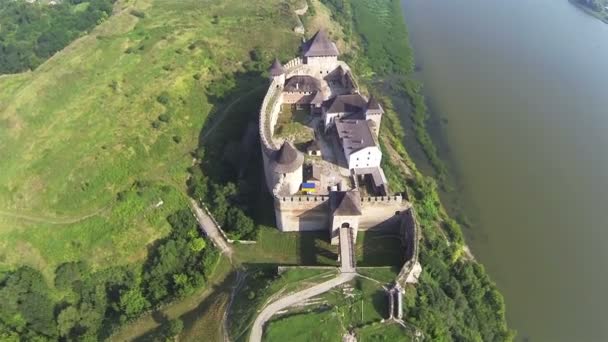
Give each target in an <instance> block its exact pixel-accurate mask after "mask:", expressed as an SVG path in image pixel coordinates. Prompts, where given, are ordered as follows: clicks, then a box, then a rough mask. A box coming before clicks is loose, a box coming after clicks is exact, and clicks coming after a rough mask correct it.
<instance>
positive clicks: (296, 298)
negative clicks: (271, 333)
mask: <svg viewBox="0 0 608 342" xmlns="http://www.w3.org/2000/svg"><path fill="white" fill-rule="evenodd" d="M356 276H357V274H356V273H342V274H340V275H339V276H337V277H335V278H333V279H331V280H328V281H326V282H324V283H321V284H319V285H316V286H313V287H310V288H308V289H306V290H302V291H300V292H296V293H294V294H292V295H289V296H286V297H283V298H281V299H279V300H277V301H275V302H274V303H272V304H270V305H268V306H266V307H265V308H264V310H262V312H260V314H259V315H258V317H257V318H256V319H255V322H253V326H252V327H251V335H249V342H261V341H262V335H263V333H264V325H265V324H266V322H267V321H268V320H269V319H270V318H271V317H272V316H273V315H274V314H275V313H276V312H278V311H281V310H284V309H285V308H287V307H290V306H292V305H294V304H296V303H299V302H301V301H303V300H306V299H308V298H312V297H315V296H318V295H320V294H321V293H324V292H327V291H329V290H330V289H332V288H334V287H336V286H338V285H341V284H344V283H346V282H349V281H351V280H353V279H355V277H356Z"/></svg>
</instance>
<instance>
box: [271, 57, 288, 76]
mask: <svg viewBox="0 0 608 342" xmlns="http://www.w3.org/2000/svg"><path fill="white" fill-rule="evenodd" d="M268 72H270V76H281V75H283V74H284V73H285V68H283V65H281V62H279V59H278V58H275V59H274V62H273V63H272V65H271V66H270V69H268Z"/></svg>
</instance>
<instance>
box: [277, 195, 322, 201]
mask: <svg viewBox="0 0 608 342" xmlns="http://www.w3.org/2000/svg"><path fill="white" fill-rule="evenodd" d="M277 200H278V201H279V202H281V203H310V202H325V201H327V200H329V196H308V195H302V196H281V197H277Z"/></svg>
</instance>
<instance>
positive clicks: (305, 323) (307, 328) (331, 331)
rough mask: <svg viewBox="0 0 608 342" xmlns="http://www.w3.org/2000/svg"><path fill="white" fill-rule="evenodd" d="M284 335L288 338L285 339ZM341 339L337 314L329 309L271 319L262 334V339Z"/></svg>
mask: <svg viewBox="0 0 608 342" xmlns="http://www.w3.org/2000/svg"><path fill="white" fill-rule="evenodd" d="M286 337H287V338H288V339H286ZM341 340H342V328H341V327H340V320H339V318H338V315H337V314H336V313H335V312H333V311H331V310H328V311H322V312H313V313H309V314H296V315H293V316H289V317H286V318H283V319H278V320H274V321H272V322H271V323H270V324H269V325H268V328H267V329H266V331H265V334H264V341H267V342H282V341H294V342H295V341H302V342H306V341H319V342H333V341H341Z"/></svg>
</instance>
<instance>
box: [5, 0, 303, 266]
mask: <svg viewBox="0 0 608 342" xmlns="http://www.w3.org/2000/svg"><path fill="white" fill-rule="evenodd" d="M132 9H137V10H139V11H142V12H144V13H145V17H144V18H138V17H136V16H134V15H132V14H130V11H131V10H132ZM292 25H293V14H292V13H291V11H289V4H285V3H283V2H279V1H278V0H277V1H261V0H256V1H235V0H229V1H197V0H181V1H177V2H176V1H168V0H125V1H119V2H118V3H117V4H116V13H115V15H113V16H111V17H110V18H109V19H108V20H107V21H105V22H104V23H102V24H101V25H100V26H99V27H97V28H96V29H95V30H93V31H92V32H91V33H90V34H88V35H86V36H84V37H82V38H80V39H78V40H77V41H75V42H74V43H72V44H71V45H69V46H68V47H67V48H66V49H64V50H63V51H61V52H59V53H58V54H57V55H55V56H54V57H53V58H51V59H50V60H48V61H47V62H46V63H45V64H43V65H41V66H40V67H39V68H38V69H37V70H35V71H33V72H28V73H24V74H19V75H9V76H2V77H0V170H2V171H1V172H0V241H1V242H0V268H4V269H8V268H13V267H15V266H18V265H21V264H27V265H31V266H34V267H36V268H39V269H41V270H42V271H43V272H44V273H45V274H46V275H47V276H48V277H50V276H51V274H52V273H51V272H52V270H53V269H54V267H55V266H56V265H58V264H60V263H62V262H65V261H70V260H79V259H85V260H88V261H89V262H90V263H91V264H92V265H93V266H95V267H104V266H105V265H110V264H126V263H131V262H134V261H138V260H141V259H142V258H144V257H145V254H146V248H145V246H146V245H147V244H149V243H151V242H152V241H154V240H156V239H157V238H159V237H160V236H162V235H163V234H165V233H166V232H167V231H168V229H169V228H168V225H167V223H166V222H165V220H164V219H163V218H164V217H165V216H166V215H167V213H169V212H170V211H171V210H174V209H175V208H178V207H183V206H185V205H186V202H185V201H184V198H183V197H182V196H181V194H182V193H183V191H184V188H185V181H186V177H187V172H186V169H187V167H189V166H190V165H191V161H192V157H191V156H190V153H191V151H193V150H194V149H195V148H196V147H197V146H198V143H199V141H198V139H199V134H200V133H201V130H202V129H203V126H204V125H205V121H206V118H207V116H208V115H209V114H210V113H215V112H219V111H221V106H222V105H223V103H222V102H221V100H222V99H221V98H219V97H218V96H216V97H217V98H216V97H214V98H210V97H208V96H206V94H207V93H208V89H209V87H210V86H213V85H218V84H221V83H222V82H224V81H223V80H225V79H227V78H229V76H230V75H232V74H234V73H237V72H240V71H242V70H243V68H244V67H243V64H244V63H245V62H247V61H249V59H250V55H249V52H250V51H251V50H252V49H254V48H255V47H258V46H263V48H264V51H265V54H267V56H264V58H267V59H268V60H270V58H271V56H273V55H278V56H279V57H283V55H284V54H285V53H284V52H283V51H294V50H295V48H296V46H297V44H298V37H297V36H296V35H295V34H294V33H293V32H291V28H292ZM243 27H247V30H243V29H242V28H243ZM270 28H272V29H270ZM228 88H229V85H228ZM216 93H217V92H216ZM216 95H217V94H216ZM161 115H162V118H160V116H161ZM137 181H140V182H152V183H153V184H155V187H154V190H153V191H151V193H149V194H146V195H145V196H141V197H137V198H132V199H129V200H128V201H126V202H122V203H118V201H117V200H116V197H117V194H118V193H119V192H121V191H124V190H127V189H130V188H131V187H133V184H134V183H135V182H137ZM160 201H162V202H163V204H162V205H159V206H158V207H156V206H157V204H158V203H159V202H160Z"/></svg>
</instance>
